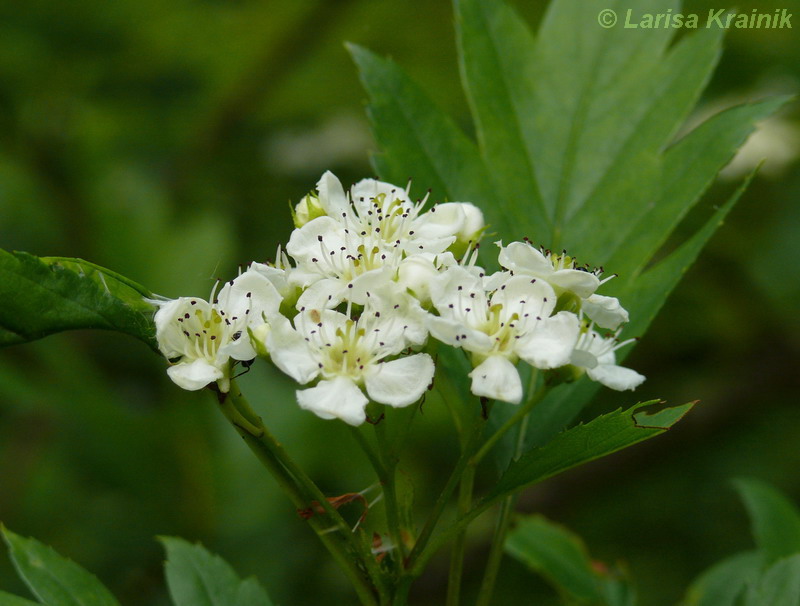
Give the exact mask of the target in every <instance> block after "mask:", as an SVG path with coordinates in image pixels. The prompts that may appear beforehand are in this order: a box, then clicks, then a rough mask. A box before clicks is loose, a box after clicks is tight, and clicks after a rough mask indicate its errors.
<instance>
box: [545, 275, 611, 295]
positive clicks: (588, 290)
mask: <svg viewBox="0 0 800 606" xmlns="http://www.w3.org/2000/svg"><path fill="white" fill-rule="evenodd" d="M547 281H548V282H550V284H552V285H553V286H555V287H558V288H563V289H564V290H568V291H570V292H574V293H575V294H576V295H578V296H579V297H580V298H581V299H585V298H587V297H590V296H591V295H592V294H593V293H594V291H596V290H597V287H598V286H600V280H599V279H598V278H597V276H595V275H594V274H590V273H589V272H588V271H581V270H580V269H559V270H558V271H556V272H553V274H552V275H551V276H548V277H547Z"/></svg>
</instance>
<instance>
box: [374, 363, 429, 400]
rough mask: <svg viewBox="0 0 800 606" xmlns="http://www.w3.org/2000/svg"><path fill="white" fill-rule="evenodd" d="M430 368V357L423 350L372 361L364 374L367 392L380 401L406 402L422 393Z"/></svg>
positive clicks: (426, 386) (420, 395)
mask: <svg viewBox="0 0 800 606" xmlns="http://www.w3.org/2000/svg"><path fill="white" fill-rule="evenodd" d="M433 370H434V369H433V360H432V359H431V357H430V356H429V355H428V354H424V353H422V354H416V355H413V356H409V357H407V358H399V359H397V360H392V361H391V362H382V363H381V364H373V365H372V366H370V367H369V369H368V373H367V375H366V378H365V382H366V386H367V393H368V394H369V397H370V398H372V399H373V400H375V401H376V402H380V403H381V404H388V405H389V406H408V405H409V404H412V403H414V402H416V401H417V400H419V399H420V398H421V397H422V394H423V393H425V390H426V389H427V388H428V385H430V383H431V379H433Z"/></svg>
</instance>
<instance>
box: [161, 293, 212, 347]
mask: <svg viewBox="0 0 800 606" xmlns="http://www.w3.org/2000/svg"><path fill="white" fill-rule="evenodd" d="M194 300H195V299H187V298H185V297H182V298H180V299H174V300H172V301H166V302H164V303H160V304H159V307H158V311H156V315H155V319H154V320H155V324H156V339H157V340H158V349H159V350H160V351H161V353H162V354H163V355H164V357H166V358H177V357H178V356H181V355H183V353H184V348H185V346H186V339H185V337H184V334H183V331H182V330H181V328H180V323H179V322H178V318H180V317H182V316H183V314H184V313H186V312H187V311H189V308H190V303H189V301H194ZM203 303H205V307H206V308H207V307H208V303H206V302H205V301H204V302H203Z"/></svg>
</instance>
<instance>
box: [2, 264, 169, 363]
mask: <svg viewBox="0 0 800 606" xmlns="http://www.w3.org/2000/svg"><path fill="white" fill-rule="evenodd" d="M152 296H153V295H152V293H150V292H149V291H147V290H146V289H145V288H144V287H142V286H139V285H138V284H136V283H135V282H133V281H131V280H128V279H127V278H124V277H123V276H120V275H119V274H116V273H114V272H112V271H109V270H107V269H104V268H102V267H99V266H98V265H94V264H93V263H89V262H87V261H83V260H81V259H68V258H63V257H41V258H40V257H35V256H33V255H29V254H27V253H23V252H15V253H9V252H7V251H4V250H0V300H2V302H3V304H2V306H0V346H5V345H13V344H16V343H25V342H27V341H32V340H35V339H41V338H42V337H45V336H47V335H50V334H53V333H55V332H60V331H63V330H71V329H78V328H101V329H106V330H116V331H119V332H123V333H127V334H129V335H131V336H134V337H136V338H137V339H140V340H142V341H144V342H145V343H147V345H149V346H150V347H151V348H152V349H153V350H157V345H156V342H155V327H154V325H153V313H154V311H155V309H154V307H153V306H152V305H151V304H150V303H147V302H146V301H145V297H148V298H149V297H152Z"/></svg>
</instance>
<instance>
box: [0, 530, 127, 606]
mask: <svg viewBox="0 0 800 606" xmlns="http://www.w3.org/2000/svg"><path fill="white" fill-rule="evenodd" d="M3 537H4V538H5V541H6V544H7V545H8V549H9V553H10V555H11V560H12V561H13V562H14V567H15V568H16V569H17V572H18V573H19V576H20V578H22V580H23V581H25V584H26V585H27V586H28V588H29V589H30V590H31V592H32V593H33V594H34V595H35V596H36V597H37V598H38V599H39V600H40V602H41V603H42V604H48V606H119V602H117V600H116V599H115V598H114V596H113V595H111V593H110V592H109V591H108V589H106V588H105V587H104V586H103V585H102V584H101V583H100V581H98V580H97V577H95V576H94V575H92V574H90V573H88V572H86V571H85V570H84V569H83V568H81V567H80V566H78V565H77V564H76V563H75V562H72V561H71V560H68V559H66V558H64V557H62V556H60V555H58V554H57V553H56V552H55V550H53V549H52V548H51V547H47V546H46V545H42V544H41V543H39V542H38V541H36V540H35V539H25V538H23V537H21V536H19V535H16V534H14V533H13V532H11V531H10V530H8V529H6V528H4V529H3ZM6 595H7V594H6ZM4 599H6V600H8V601H7V603H8V605H9V606H15V603H14V602H13V601H11V598H4V597H2V596H0V604H3V603H4V602H3V600H4ZM18 603H20V606H21V605H22V604H24V603H26V601H23V602H18Z"/></svg>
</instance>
